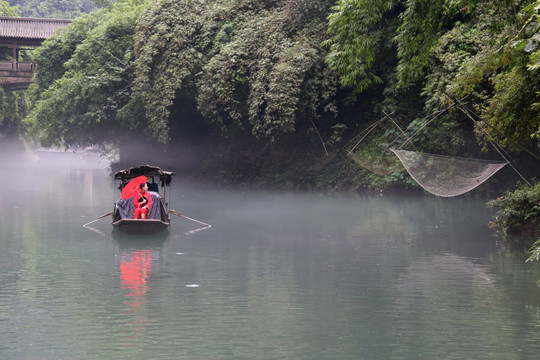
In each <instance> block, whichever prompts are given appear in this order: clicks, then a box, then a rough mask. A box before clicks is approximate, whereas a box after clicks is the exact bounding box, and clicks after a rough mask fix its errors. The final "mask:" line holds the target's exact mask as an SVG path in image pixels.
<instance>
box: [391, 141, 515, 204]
mask: <svg viewBox="0 0 540 360" xmlns="http://www.w3.org/2000/svg"><path fill="white" fill-rule="evenodd" d="M390 150H391V151H392V152H393V153H394V154H395V155H396V156H397V157H398V158H399V160H400V161H401V163H402V164H403V166H404V167H405V170H407V172H408V173H409V175H410V176H411V177H412V178H413V179H414V181H416V182H417V183H418V184H419V185H420V186H421V187H422V188H423V189H424V190H426V191H427V192H429V193H431V194H433V195H436V196H441V197H453V196H458V195H462V194H465V193H466V192H469V191H471V190H473V189H474V188H476V187H478V186H480V185H481V184H482V183H484V182H485V181H486V180H488V179H489V178H490V177H491V176H493V175H494V174H495V173H496V172H497V171H499V170H500V169H502V168H503V167H504V166H505V165H507V164H508V162H507V161H491V160H483V159H469V158H461V157H454V156H446V155H435V154H428V153H423V152H417V151H410V150H400V149H390Z"/></svg>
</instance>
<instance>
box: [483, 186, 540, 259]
mask: <svg viewBox="0 0 540 360" xmlns="http://www.w3.org/2000/svg"><path fill="white" fill-rule="evenodd" d="M487 205H488V207H491V208H493V209H497V213H496V215H495V220H494V221H493V222H492V223H491V224H490V225H491V226H492V227H494V228H496V229H498V230H500V231H502V232H503V233H504V234H506V235H510V236H511V235H516V234H519V235H526V236H530V237H535V238H537V239H538V240H537V241H536V242H535V243H534V244H533V245H532V247H531V249H530V256H529V261H531V260H540V181H536V182H535V183H534V184H533V185H521V186H520V187H519V188H518V189H517V190H515V191H513V192H506V193H504V194H503V195H502V196H501V197H499V198H497V199H495V200H491V201H489V202H488V203H487Z"/></svg>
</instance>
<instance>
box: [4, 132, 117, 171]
mask: <svg viewBox="0 0 540 360" xmlns="http://www.w3.org/2000/svg"><path fill="white" fill-rule="evenodd" d="M112 160H114V157H113V156H112V155H109V156H106V155H101V154H100V153H99V152H98V151H97V150H94V149H90V148H88V149H77V150H62V149H45V148H30V147H25V145H24V144H23V143H22V142H20V141H15V140H6V139H1V140H0V170H1V171H2V172H4V171H16V170H17V169H36V170H40V169H50V170H60V169H73V170H91V169H106V168H108V167H110V165H111V162H112Z"/></svg>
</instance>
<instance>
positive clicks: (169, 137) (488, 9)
mask: <svg viewBox="0 0 540 360" xmlns="http://www.w3.org/2000/svg"><path fill="white" fill-rule="evenodd" d="M535 4H536V5H538V2H535ZM535 4H533V5H531V4H530V1H525V0H515V1H514V0H495V1H492V2H484V1H477V0H444V1H442V2H435V3H433V2H430V1H426V0H408V1H405V0H401V1H398V0H356V1H345V0H340V1H337V2H334V1H333V0H316V1H307V0H294V1H285V0H273V1H256V0H242V1H234V2H233V1H225V0H211V1H208V0H180V1H173V0H161V1H147V2H143V1H133V0H132V1H127V0H124V1H118V2H116V3H115V4H114V5H111V6H110V7H109V8H107V9H102V10H98V11H97V12H95V13H93V14H91V15H87V16H83V17H81V18H79V19H77V20H76V21H75V22H74V23H73V24H72V25H71V26H70V27H69V28H68V29H67V30H66V31H65V32H64V33H62V34H58V35H56V36H54V37H52V38H51V39H49V40H47V42H46V43H45V44H44V46H43V47H42V49H40V50H39V51H38V52H37V53H36V61H37V62H38V64H39V71H38V72H37V74H36V83H35V86H34V87H33V88H32V89H31V94H32V111H31V113H30V116H29V117H28V119H27V123H28V124H29V126H30V131H31V134H33V135H35V136H38V137H39V138H40V140H41V141H42V143H43V144H46V145H50V144H59V143H77V144H87V143H93V142H96V141H100V142H101V141H107V142H117V143H121V142H122V141H124V139H126V138H131V137H133V136H136V135H139V136H141V137H144V138H146V139H153V141H155V142H156V143H159V144H162V145H164V146H168V147H169V149H173V148H176V149H180V148H181V146H182V144H195V145H196V146H198V147H199V148H198V149H197V152H198V153H199V154H203V155H200V160H202V161H201V164H203V163H204V164H206V167H207V169H211V171H206V172H204V169H202V171H203V173H205V174H208V173H210V172H214V173H217V174H220V175H219V176H220V177H221V176H223V175H224V174H225V175H228V176H229V177H230V178H233V179H235V180H238V179H244V180H248V179H250V180H255V181H258V182H261V183H265V182H272V181H273V182H275V183H277V184H279V185H282V184H293V183H297V184H301V186H305V187H310V188H317V187H325V186H328V187H333V186H335V184H336V183H338V182H339V183H340V184H347V185H343V186H346V187H348V188H359V187H368V188H369V187H377V188H384V187H387V186H394V185H396V184H399V183H401V184H406V183H407V181H406V180H405V178H406V177H404V176H402V175H400V174H399V173H397V172H391V173H390V174H388V175H386V176H382V177H378V178H377V180H375V179H374V175H373V176H368V175H367V173H366V172H365V171H363V170H358V171H351V170H350V167H351V166H353V165H354V163H353V162H352V161H351V159H350V158H348V157H347V156H345V155H344V154H345V153H346V150H348V149H350V148H351V146H352V145H353V144H354V142H353V140H354V139H355V136H356V135H357V134H358V133H359V132H360V131H362V130H364V129H367V128H369V127H370V126H371V125H372V124H373V123H374V122H375V121H376V120H377V119H380V118H381V116H382V115H381V114H391V116H388V118H387V120H388V121H386V123H384V124H382V126H381V128H382V129H381V131H380V132H378V133H373V136H372V145H369V146H368V147H367V148H365V149H363V150H362V151H361V152H362V153H363V154H368V155H369V156H368V157H369V159H373V161H378V159H377V155H378V154H383V150H384V149H385V148H386V147H388V146H390V145H392V144H395V141H394V140H395V139H396V137H397V136H398V135H400V134H402V131H404V132H405V133H407V135H408V136H412V135H413V134H414V138H413V141H412V142H414V146H416V148H418V149H421V150H424V151H428V152H435V153H441V154H446V155H460V156H469V155H470V156H475V157H476V156H480V155H479V153H480V151H481V150H482V147H484V150H486V149H487V148H486V147H485V146H484V145H486V144H487V143H488V142H487V140H488V139H495V140H496V141H497V142H498V143H499V144H501V145H502V146H505V147H506V148H507V149H509V150H510V151H516V152H517V151H518V150H521V149H522V148H526V149H528V150H530V149H534V148H535V147H536V146H537V144H538V140H539V139H538V136H537V133H538V131H539V130H538V129H539V123H538V116H537V115H536V114H537V108H538V104H539V103H540V102H539V101H538V92H537V90H536V89H535V84H536V83H538V78H537V77H538V72H537V68H538V58H540V56H539V55H538V53H537V49H536V45H537V40H536V39H537V38H538V36H537V35H538V27H537V25H536V24H537V19H536V18H537V15H538V6H535ZM529 5H531V6H529ZM456 99H462V101H463V102H464V103H466V106H467V107H468V108H469V110H470V112H469V113H468V114H464V113H463V112H461V111H456V110H455V108H453V107H452V106H451V104H452V103H453V102H454V101H456ZM441 109H443V110H444V109H446V111H441V112H440V113H439V112H438V111H439V110H441ZM473 110H474V112H475V113H473V112H472V111H473ZM433 114H437V115H436V116H435V117H434V120H436V121H433V123H430V124H429V126H426V125H428V123H427V121H428V119H429V118H430V117H431V116H432V115H433ZM469 115H470V116H469ZM471 118H473V119H474V120H475V122H472V121H471ZM389 120H391V121H389ZM398 127H399V129H398ZM503 134H504V135H503ZM488 136H489V137H488ZM510 138H512V139H513V140H512V141H510V140H509V139H510ZM412 142H411V143H412ZM411 143H409V145H411ZM398 144H403V140H401V139H400V142H398ZM518 144H519V146H518ZM203 145H204V146H205V147H204V148H203V147H202V146H203ZM176 151H179V152H180V150H176ZM497 156H498V154H497ZM283 169H287V171H285V170H283ZM347 174H349V175H347ZM338 176H339V177H341V178H340V179H339V181H338V180H337V179H336V177H338ZM343 176H345V177H347V176H348V179H346V180H345V181H342V180H343V179H342V177H343Z"/></svg>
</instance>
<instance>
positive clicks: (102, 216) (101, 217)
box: [83, 211, 113, 227]
mask: <svg viewBox="0 0 540 360" xmlns="http://www.w3.org/2000/svg"><path fill="white" fill-rule="evenodd" d="M112 213H113V212H112V211H111V212H110V213H107V214H105V215H101V216H100V217H98V218H97V219H95V220H92V221H90V222H89V223H86V224H84V225H83V227H86V225H90V224H92V223H95V222H96V221H98V220H100V219H103V218H104V217H105V216H109V215H111V214H112Z"/></svg>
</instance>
